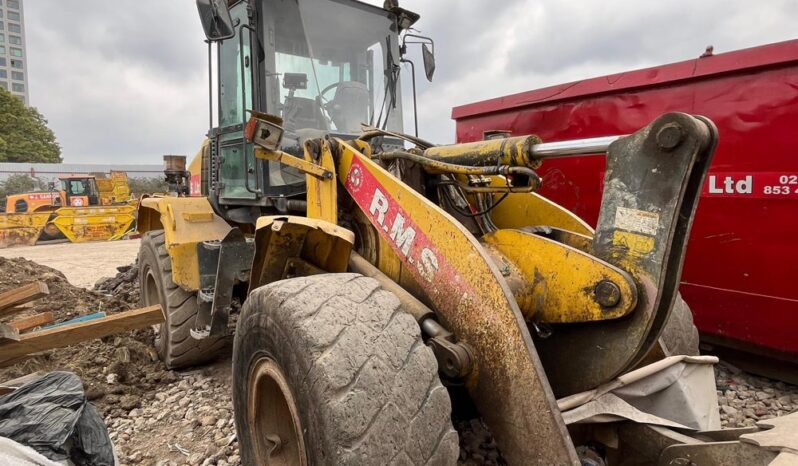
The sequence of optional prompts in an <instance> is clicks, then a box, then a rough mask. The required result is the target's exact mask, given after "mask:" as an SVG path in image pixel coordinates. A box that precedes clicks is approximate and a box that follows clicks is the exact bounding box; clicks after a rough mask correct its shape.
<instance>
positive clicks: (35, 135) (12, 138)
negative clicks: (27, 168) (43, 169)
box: [0, 87, 61, 163]
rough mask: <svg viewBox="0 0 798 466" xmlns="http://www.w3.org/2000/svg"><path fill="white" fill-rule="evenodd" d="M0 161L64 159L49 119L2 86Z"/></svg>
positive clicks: (49, 160) (0, 103)
mask: <svg viewBox="0 0 798 466" xmlns="http://www.w3.org/2000/svg"><path fill="white" fill-rule="evenodd" d="M0 162H43V163H60V162H61V146H60V145H58V142H57V141H56V139H55V134H53V131H52V130H51V129H50V128H48V127H47V120H45V119H44V117H43V116H42V114H41V113H39V112H38V111H37V110H36V109H35V108H33V107H26V106H25V104H24V103H23V102H22V101H21V100H19V99H18V98H17V97H15V96H14V95H12V94H11V93H10V92H8V91H6V90H5V89H3V88H1V87H0Z"/></svg>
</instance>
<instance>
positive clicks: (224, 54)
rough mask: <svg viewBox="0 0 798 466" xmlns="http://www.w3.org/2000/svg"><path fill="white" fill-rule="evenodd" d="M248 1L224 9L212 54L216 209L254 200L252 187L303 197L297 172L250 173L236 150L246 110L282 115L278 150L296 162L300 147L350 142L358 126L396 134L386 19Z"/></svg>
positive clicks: (279, 1) (332, 5)
mask: <svg viewBox="0 0 798 466" xmlns="http://www.w3.org/2000/svg"><path fill="white" fill-rule="evenodd" d="M256 1H257V0H252V1H251V2H244V1H239V2H235V3H233V5H232V6H231V8H230V14H231V17H232V19H233V23H234V24H235V25H236V28H235V29H236V36H235V37H233V38H231V39H228V40H225V41H223V42H222V43H221V44H220V46H219V127H220V128H221V131H220V136H219V140H218V141H219V142H218V144H219V152H220V158H221V160H222V162H221V168H220V176H221V178H222V179H223V185H222V186H223V187H222V191H221V196H220V197H221V198H222V199H223V202H230V203H240V201H241V200H243V199H252V200H254V199H256V196H257V194H256V191H255V188H256V187H257V186H256V183H258V184H259V185H260V186H262V187H263V192H264V193H266V195H267V196H268V195H272V196H273V195H291V194H296V193H299V192H301V191H302V190H303V189H304V188H303V184H304V181H305V176H304V175H303V174H302V173H300V172H298V171H297V170H295V169H293V168H290V167H288V166H286V165H281V164H279V163H277V162H269V161H267V162H262V165H259V164H258V163H259V162H256V161H255V158H254V156H253V148H252V146H251V145H246V144H242V138H243V132H242V130H241V127H242V125H243V124H244V123H245V122H246V118H248V116H247V112H246V111H247V110H249V109H256V110H259V111H265V112H267V113H271V114H274V115H279V116H280V117H282V118H283V128H284V130H285V132H284V134H283V141H282V150H284V151H286V152H288V153H291V154H293V155H297V156H302V155H303V149H302V145H303V144H304V142H305V140H307V139H311V138H319V137H322V136H324V135H325V134H330V133H332V134H334V135H341V136H343V135H354V134H358V133H359V132H360V130H361V124H362V123H366V124H371V125H374V126H379V127H382V128H386V129H389V130H392V131H399V132H401V131H402V110H401V95H400V90H401V86H400V84H399V60H400V56H399V45H398V31H397V26H396V21H395V18H394V17H393V16H392V14H390V13H388V12H387V11H385V10H383V9H381V8H378V7H374V6H371V5H367V4H364V3H361V2H359V1H356V0H260V6H261V8H259V9H252V8H251V6H252V5H253V4H254V3H255V2H256ZM253 13H256V14H254V15H253ZM261 167H262V170H261ZM256 180H257V181H256Z"/></svg>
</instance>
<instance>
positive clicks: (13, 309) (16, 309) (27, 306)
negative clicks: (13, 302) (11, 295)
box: [3, 303, 33, 315]
mask: <svg viewBox="0 0 798 466" xmlns="http://www.w3.org/2000/svg"><path fill="white" fill-rule="evenodd" d="M32 309H33V303H25V304H20V305H19V306H12V307H9V308H6V309H3V313H4V314H6V315H11V314H16V313H17V312H22V311H30V310H32Z"/></svg>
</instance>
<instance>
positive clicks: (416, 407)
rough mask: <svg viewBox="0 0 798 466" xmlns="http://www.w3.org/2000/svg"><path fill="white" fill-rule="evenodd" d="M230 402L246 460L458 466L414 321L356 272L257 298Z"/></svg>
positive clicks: (268, 290)
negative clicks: (276, 447) (277, 444)
mask: <svg viewBox="0 0 798 466" xmlns="http://www.w3.org/2000/svg"><path fill="white" fill-rule="evenodd" d="M281 387H282V388H281ZM233 406H234V412H235V421H236V430H237V432H238V439H239V442H240V446H241V459H242V464H265V463H268V464H311V465H321V464H329V465H339V464H352V465H369V464H378V465H384V464H419V465H420V464H455V462H456V460H457V456H458V454H459V447H458V438H457V433H456V432H455V431H454V429H453V428H452V423H451V402H450V400H449V394H448V392H447V391H446V389H445V388H444V387H443V386H442V385H441V382H440V379H439V378H438V366H437V362H436V360H435V356H434V355H433V353H432V351H431V350H430V349H429V348H428V347H426V346H425V345H424V343H423V342H422V340H421V335H420V331H419V328H418V324H417V323H416V322H415V320H414V319H413V318H412V317H411V316H410V315H409V314H406V313H404V312H402V310H401V305H400V303H399V300H398V299H397V298H396V297H395V296H394V295H393V294H391V293H389V292H387V291H385V290H382V289H381V288H380V286H379V283H378V282H377V281H375V280H373V279H371V278H367V277H363V276H361V275H357V274H325V275H315V276H310V277H301V278H295V279H290V280H282V281H279V282H275V283H271V284H269V285H266V286H263V287H261V288H258V289H257V290H255V291H253V292H252V293H251V294H250V296H249V298H248V299H247V301H246V303H245V304H244V307H243V309H242V311H241V315H240V318H239V321H238V327H237V329H236V337H235V343H234V350H233ZM275 439H278V440H279V443H280V445H281V446H280V447H279V448H278V449H275V450H273V452H272V455H271V456H269V454H268V451H269V450H270V449H271V448H273V447H274V445H275V442H274V441H275Z"/></svg>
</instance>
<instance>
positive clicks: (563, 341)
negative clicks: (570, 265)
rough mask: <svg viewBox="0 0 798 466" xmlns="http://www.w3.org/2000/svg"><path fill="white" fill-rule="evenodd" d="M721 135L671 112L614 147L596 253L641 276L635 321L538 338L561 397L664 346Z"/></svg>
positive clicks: (582, 326)
mask: <svg viewBox="0 0 798 466" xmlns="http://www.w3.org/2000/svg"><path fill="white" fill-rule="evenodd" d="M675 127H676V128H678V131H677V130H674V128H675ZM674 131H675V132H676V133H677V136H679V137H676V136H674ZM716 139H717V132H716V130H715V128H714V126H713V125H712V123H711V122H709V121H705V120H701V119H698V118H695V117H691V116H689V115H686V114H682V113H671V114H666V115H663V116H662V117H660V118H658V119H657V120H655V121H654V122H653V123H652V124H650V125H649V126H647V127H646V128H643V129H641V130H640V131H638V132H637V133H635V134H633V135H631V136H628V137H625V138H622V139H620V140H618V141H616V142H615V143H613V144H612V146H611V147H610V150H609V152H608V154H607V172H606V175H605V183H604V185H605V191H604V196H603V199H602V207H601V214H600V217H599V223H598V228H597V229H596V234H595V236H594V239H593V253H594V255H595V256H596V257H598V258H600V259H603V260H605V261H607V262H609V263H611V264H614V265H617V266H618V267H620V268H621V269H623V270H626V271H627V272H629V273H630V274H631V275H632V276H633V277H634V279H635V281H636V282H637V284H638V305H637V307H636V309H635V310H634V312H633V313H632V314H631V315H630V316H629V317H628V318H625V319H619V320H616V321H605V322H600V323H588V324H575V325H569V326H565V325H562V326H557V327H555V328H554V335H553V336H552V337H551V338H548V339H546V340H540V341H539V342H538V350H539V352H540V355H541V359H542V360H543V364H544V366H545V367H546V368H547V373H548V374H549V378H550V379H551V382H552V387H553V389H554V391H555V393H556V394H557V395H558V396H563V395H568V394H572V393H576V392H580V391H583V390H589V389H591V388H594V387H596V386H598V385H599V384H601V383H603V382H606V381H608V380H610V379H612V378H613V377H616V376H617V375H619V374H620V373H622V372H623V371H625V370H627V369H629V368H631V367H633V366H634V365H635V364H636V363H637V362H639V361H640V360H641V359H642V358H643V357H644V356H645V355H646V354H647V353H648V351H649V350H650V349H651V347H652V346H653V345H654V344H655V343H656V340H657V338H658V337H659V334H660V332H661V330H662V326H663V325H664V324H665V322H666V321H667V318H668V315H669V313H670V310H671V308H672V306H673V302H674V299H675V297H676V293H677V287H678V282H679V277H680V275H681V269H682V262H683V259H684V250H685V247H686V244H687V238H688V237H689V234H690V227H691V225H692V221H693V216H694V212H695V208H696V205H697V203H698V195H699V193H700V188H701V185H702V183H703V179H704V175H705V174H706V171H707V169H708V167H709V162H710V160H711V158H712V155H713V153H714V147H715V141H716ZM674 141H677V142H676V143H674ZM575 374H578V377H577V376H575Z"/></svg>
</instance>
